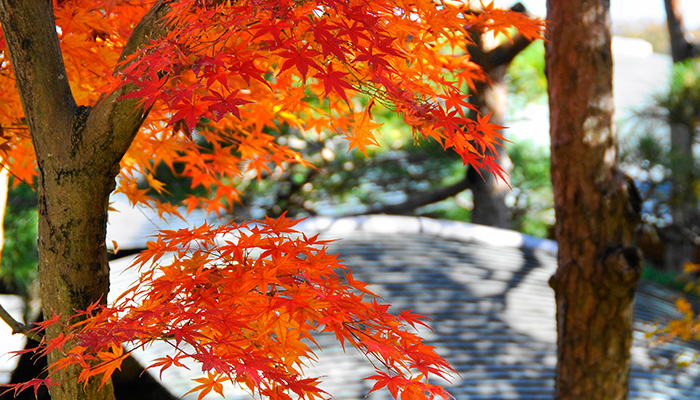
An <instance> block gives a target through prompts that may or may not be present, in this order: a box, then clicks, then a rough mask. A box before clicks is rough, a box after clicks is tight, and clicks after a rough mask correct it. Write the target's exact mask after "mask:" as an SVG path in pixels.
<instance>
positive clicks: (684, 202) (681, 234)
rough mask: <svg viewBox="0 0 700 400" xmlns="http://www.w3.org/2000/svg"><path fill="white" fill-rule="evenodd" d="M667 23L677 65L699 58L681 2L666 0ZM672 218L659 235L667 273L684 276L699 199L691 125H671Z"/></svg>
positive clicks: (691, 254) (692, 255) (692, 245)
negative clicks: (696, 192) (694, 189)
mask: <svg viewBox="0 0 700 400" xmlns="http://www.w3.org/2000/svg"><path fill="white" fill-rule="evenodd" d="M664 6H665V7H666V21H667V23H668V32H669V36H670V39H671V56H672V58H673V62H674V63H679V62H683V61H685V60H688V59H690V58H694V57H697V56H698V55H700V44H698V43H697V42H693V41H691V40H689V37H688V33H687V32H686V30H685V26H684V25H683V11H682V9H681V4H680V0H664ZM670 125H671V126H670V129H671V174H672V177H671V182H672V184H673V186H672V189H671V202H670V208H671V217H672V224H671V226H669V227H666V228H665V229H663V230H662V231H661V232H660V234H661V237H662V239H663V241H664V269H666V270H670V271H674V272H676V273H682V272H683V264H685V263H686V262H692V261H694V259H695V242H694V236H695V235H694V234H693V233H692V230H691V228H692V227H693V226H695V225H697V223H698V219H699V218H698V217H699V216H698V210H697V203H698V197H697V195H695V193H694V191H693V185H691V184H689V183H690V182H693V181H694V179H695V176H694V175H695V174H694V171H693V166H694V165H695V160H694V157H693V151H692V149H693V146H692V145H693V141H694V140H693V139H694V138H693V136H694V131H695V127H694V126H692V124H691V123H690V122H688V123H671V124H670Z"/></svg>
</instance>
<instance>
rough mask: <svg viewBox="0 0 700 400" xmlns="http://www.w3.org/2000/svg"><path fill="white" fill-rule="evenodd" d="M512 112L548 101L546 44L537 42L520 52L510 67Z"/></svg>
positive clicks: (508, 77)
mask: <svg viewBox="0 0 700 400" xmlns="http://www.w3.org/2000/svg"><path fill="white" fill-rule="evenodd" d="M506 78H507V80H508V91H509V94H510V96H509V98H510V100H511V102H512V103H513V104H512V105H511V107H510V109H511V110H517V109H519V108H522V107H524V106H525V105H527V104H530V103H544V102H546V101H547V77H546V76H545V75H544V42H543V41H542V40H537V41H535V42H533V43H531V44H530V45H529V46H528V47H527V48H526V49H525V50H523V51H522V52H520V54H518V56H517V57H515V59H514V60H513V62H512V63H511V64H510V66H509V67H508V72H507V75H506Z"/></svg>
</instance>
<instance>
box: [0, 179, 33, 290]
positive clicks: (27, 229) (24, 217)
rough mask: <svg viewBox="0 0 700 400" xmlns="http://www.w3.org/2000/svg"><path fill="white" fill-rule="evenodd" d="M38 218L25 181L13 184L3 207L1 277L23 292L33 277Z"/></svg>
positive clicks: (6, 284)
mask: <svg viewBox="0 0 700 400" xmlns="http://www.w3.org/2000/svg"><path fill="white" fill-rule="evenodd" d="M37 221H38V218H37V212H36V193H35V192H34V190H33V189H32V188H30V187H29V186H27V185H25V184H21V185H18V186H16V187H14V188H12V189H11V190H10V191H9V194H8V198H7V208H6V210H5V222H4V227H5V247H4V248H3V250H2V264H0V278H1V279H2V282H3V284H4V285H5V287H7V288H8V289H10V290H12V291H13V292H15V293H18V294H21V295H24V296H26V295H27V294H28V290H29V287H30V285H31V284H32V281H33V280H34V278H36V266H37V262H38V253H37V249H36V240H37Z"/></svg>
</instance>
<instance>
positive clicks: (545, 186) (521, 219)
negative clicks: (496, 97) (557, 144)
mask: <svg viewBox="0 0 700 400" xmlns="http://www.w3.org/2000/svg"><path fill="white" fill-rule="evenodd" d="M507 147H508V155H509V156H510V159H511V160H512V161H513V165H514V167H513V171H512V172H511V174H510V179H511V185H512V187H513V204H512V205H511V207H510V208H511V212H512V216H513V222H512V228H513V229H514V230H516V231H519V232H522V233H526V234H528V235H532V236H535V237H542V238H544V237H549V236H551V235H550V233H551V227H552V226H553V225H554V197H553V194H552V182H551V179H550V173H549V149H548V148H547V147H545V146H541V145H537V144H536V143H534V142H533V141H531V140H526V141H516V142H514V143H509V144H508V145H507Z"/></svg>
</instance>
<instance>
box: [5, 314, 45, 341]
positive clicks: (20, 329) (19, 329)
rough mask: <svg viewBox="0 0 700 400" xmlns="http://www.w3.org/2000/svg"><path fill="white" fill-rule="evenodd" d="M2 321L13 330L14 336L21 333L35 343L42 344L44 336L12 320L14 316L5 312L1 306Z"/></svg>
mask: <svg viewBox="0 0 700 400" xmlns="http://www.w3.org/2000/svg"><path fill="white" fill-rule="evenodd" d="M0 319H2V320H3V321H5V323H6V324H7V325H8V326H9V327H10V328H12V334H13V335H14V334H16V333H21V334H23V335H24V336H26V337H28V338H30V339H32V340H34V341H35V342H39V343H41V338H42V336H41V335H40V334H38V333H36V332H33V331H32V330H31V329H29V327H27V325H24V324H23V323H21V322H19V321H17V320H16V319H14V318H12V315H10V313H8V312H7V310H5V308H4V307H3V306H2V304H0Z"/></svg>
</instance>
